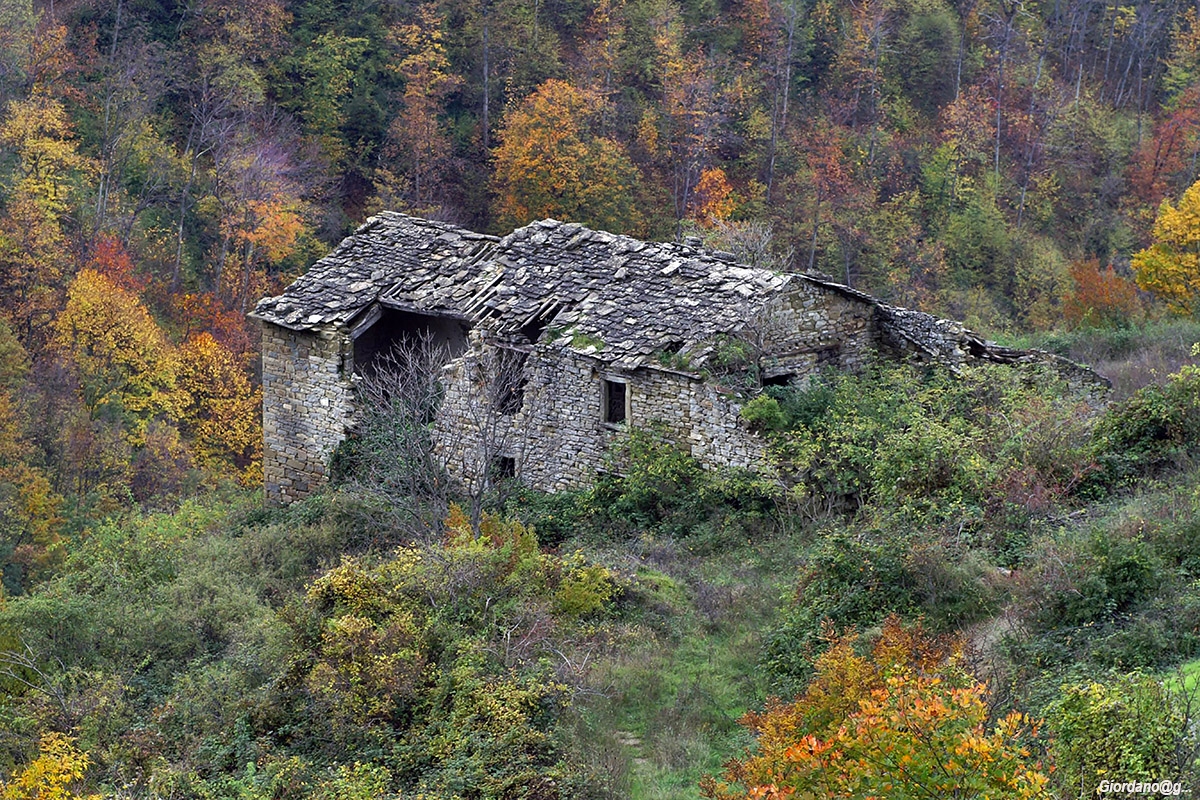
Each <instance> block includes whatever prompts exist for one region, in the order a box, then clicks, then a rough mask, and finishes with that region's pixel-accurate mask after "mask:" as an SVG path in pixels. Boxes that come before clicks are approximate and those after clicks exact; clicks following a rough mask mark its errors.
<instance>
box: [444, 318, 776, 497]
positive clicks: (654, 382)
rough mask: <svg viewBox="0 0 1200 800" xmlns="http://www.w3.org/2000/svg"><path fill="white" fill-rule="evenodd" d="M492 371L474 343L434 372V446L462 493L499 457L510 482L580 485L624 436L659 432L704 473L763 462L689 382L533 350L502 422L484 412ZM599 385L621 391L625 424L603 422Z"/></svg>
mask: <svg viewBox="0 0 1200 800" xmlns="http://www.w3.org/2000/svg"><path fill="white" fill-rule="evenodd" d="M494 363H495V359H494V358H490V357H489V356H488V355H487V349H486V348H484V349H480V345H479V343H478V341H476V343H475V347H473V348H472V350H471V352H469V353H467V354H466V355H465V356H463V357H462V358H458V359H455V360H454V361H453V362H452V363H451V364H450V365H449V366H448V367H447V369H446V372H445V373H444V375H445V380H446V395H445V399H444V401H443V404H442V408H441V411H440V412H439V414H438V419H437V422H436V425H435V430H436V436H435V441H436V446H437V449H438V453H439V455H440V457H441V461H442V463H444V464H445V465H446V468H447V470H448V471H449V472H450V474H451V475H453V476H455V477H456V478H457V479H459V480H461V481H462V482H463V483H465V484H466V485H468V486H469V487H472V488H478V487H480V486H481V485H482V483H481V482H482V481H484V480H486V468H487V464H488V462H489V461H495V460H497V459H499V458H501V457H506V458H511V459H513V460H514V462H515V467H516V472H517V475H518V476H519V477H520V478H521V480H522V481H523V482H524V483H525V484H527V485H529V486H532V487H534V488H537V489H541V490H543V491H562V490H565V489H577V488H582V487H585V486H588V485H590V484H591V483H592V482H593V481H594V479H595V476H596V473H597V471H598V470H600V469H602V468H603V467H604V466H605V459H606V456H607V453H608V452H609V449H610V447H611V446H612V445H613V444H614V443H615V442H616V441H618V440H619V439H620V438H621V437H622V436H623V435H624V434H625V433H626V432H627V431H628V430H629V428H630V427H633V428H637V429H647V428H651V427H655V428H658V429H660V430H663V431H664V432H665V433H666V434H667V436H668V437H669V438H671V439H672V440H674V441H676V442H677V443H678V444H679V445H680V446H681V447H683V448H684V449H685V450H686V451H688V452H690V453H691V454H692V455H693V456H695V457H696V458H697V460H699V461H700V463H702V464H703V465H705V466H706V467H709V468H722V467H744V468H751V467H759V466H763V465H765V463H766V458H765V455H766V454H765V450H764V448H763V444H762V442H761V441H760V440H759V439H758V438H757V437H756V436H755V435H754V434H753V433H751V432H750V430H749V428H748V427H747V426H746V424H745V423H744V422H743V421H742V420H741V418H740V415H739V412H740V410H741V406H740V404H739V402H738V401H737V399H736V398H735V397H734V396H732V395H728V394H726V393H724V392H722V391H721V390H719V389H718V388H716V387H714V386H712V385H710V384H707V383H705V382H703V381H701V380H699V379H698V378H697V377H695V376H691V375H687V374H683V373H679V372H674V371H671V370H667V369H657V368H646V367H643V368H639V369H636V370H633V371H631V372H622V371H615V370H612V369H610V368H608V367H607V366H606V365H605V364H604V363H603V362H602V361H600V360H599V359H597V358H594V357H590V356H586V355H582V354H579V353H576V352H574V351H572V350H570V349H569V348H566V347H563V346H561V345H555V344H543V345H539V346H537V347H536V348H535V349H534V351H533V353H532V354H531V355H530V358H529V361H528V365H529V366H528V372H527V376H528V380H529V382H528V384H527V386H526V389H525V401H524V405H523V406H522V408H521V409H520V411H518V412H517V413H516V414H514V415H512V416H503V415H498V414H496V413H495V412H489V411H488V409H487V407H486V406H487V404H488V402H487V397H488V386H489V378H488V377H486V372H487V369H488V365H489V364H494ZM605 380H613V381H620V382H623V383H625V385H626V391H627V392H628V398H629V404H628V407H629V417H628V420H627V423H626V424H610V423H607V422H605V421H604V405H603V403H604V381H605Z"/></svg>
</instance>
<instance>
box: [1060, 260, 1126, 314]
mask: <svg viewBox="0 0 1200 800" xmlns="http://www.w3.org/2000/svg"><path fill="white" fill-rule="evenodd" d="M1071 280H1072V281H1073V282H1074V284H1075V288H1074V290H1073V291H1072V292H1071V293H1070V294H1068V295H1067V296H1066V297H1064V298H1063V304H1062V310H1063V316H1064V317H1066V319H1067V322H1069V323H1070V324H1071V325H1087V326H1093V327H1120V326H1121V325H1126V324H1128V323H1129V322H1131V321H1132V320H1133V318H1134V317H1136V316H1137V314H1138V311H1139V310H1140V303H1139V302H1138V296H1137V287H1135V286H1134V285H1133V281H1131V280H1129V279H1128V278H1124V277H1122V276H1120V275H1118V274H1117V273H1116V271H1115V270H1114V269H1113V268H1112V267H1111V266H1109V267H1108V268H1107V269H1101V268H1100V262H1099V260H1097V259H1095V258H1090V259H1087V260H1086V261H1076V262H1075V263H1073V264H1071Z"/></svg>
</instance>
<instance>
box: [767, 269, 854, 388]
mask: <svg viewBox="0 0 1200 800" xmlns="http://www.w3.org/2000/svg"><path fill="white" fill-rule="evenodd" d="M750 334H751V335H758V336H760V337H761V338H762V344H761V347H762V349H763V350H764V351H765V352H767V353H769V354H770V356H769V357H768V358H767V359H766V363H765V364H764V365H763V367H764V369H763V372H764V375H763V377H764V378H775V377H778V376H788V375H794V376H796V378H797V379H802V378H803V377H804V376H805V375H809V374H811V373H813V372H814V371H816V370H817V369H819V368H821V367H825V366H832V367H838V368H840V369H849V370H853V369H857V368H858V367H861V366H862V365H863V364H864V363H865V360H866V357H867V353H868V351H869V350H870V348H871V347H872V345H873V343H874V340H875V324H874V311H873V309H872V308H871V307H870V306H868V305H866V304H865V303H862V302H860V301H858V300H852V299H850V298H847V297H843V296H841V295H839V294H837V293H836V292H833V291H831V290H828V289H824V288H821V287H819V286H814V285H812V284H810V283H806V282H803V281H795V282H793V284H792V285H791V287H790V291H789V292H788V293H787V294H785V295H783V296H782V297H780V298H779V299H778V300H777V301H776V302H774V303H771V304H769V305H768V306H767V307H766V309H765V310H764V311H763V312H762V316H761V317H760V318H759V320H758V321H757V322H756V323H754V324H752V325H751V327H750Z"/></svg>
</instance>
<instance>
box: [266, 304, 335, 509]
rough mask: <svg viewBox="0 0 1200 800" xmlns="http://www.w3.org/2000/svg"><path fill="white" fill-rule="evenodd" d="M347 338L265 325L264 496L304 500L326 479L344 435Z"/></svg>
mask: <svg viewBox="0 0 1200 800" xmlns="http://www.w3.org/2000/svg"><path fill="white" fill-rule="evenodd" d="M345 340H346V337H345V336H343V335H341V334H340V333H339V332H338V331H336V330H327V331H314V332H301V331H292V330H289V329H287V328H283V327H280V326H278V325H273V324H271V323H269V322H264V323H263V326H262V375H263V476H264V479H265V480H264V484H265V489H266V500H267V502H268V503H271V504H287V503H291V502H294V501H296V500H301V499H303V498H305V497H307V496H308V495H309V494H311V493H312V492H313V491H314V490H315V489H316V488H317V487H319V486H321V485H322V484H324V483H325V482H326V480H328V477H329V476H328V467H329V457H330V455H331V454H332V453H333V450H334V448H335V447H337V445H338V443H339V442H341V441H342V440H343V439H344V438H345V436H346V426H347V424H348V423H349V422H350V414H351V410H352V406H351V390H350V384H349V382H348V381H347V380H346V379H345V377H344V376H343V374H342V365H343V363H344V357H345V353H344V352H343V342H344V341H345Z"/></svg>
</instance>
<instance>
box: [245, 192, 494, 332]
mask: <svg viewBox="0 0 1200 800" xmlns="http://www.w3.org/2000/svg"><path fill="white" fill-rule="evenodd" d="M497 241H498V239H497V238H496V237H495V236H487V235H484V234H482V233H475V232H473V231H468V230H466V229H464V228H460V227H458V226H456V225H450V224H448V223H444V222H434V221H432V220H425V219H418V218H416V217H409V216H406V215H404V214H397V213H394V212H384V213H382V214H380V215H378V216H376V217H372V218H371V219H369V220H367V221H366V222H365V223H364V224H363V225H361V226H360V227H359V228H358V230H356V231H355V232H354V233H352V234H351V235H350V236H348V237H346V238H345V239H344V240H343V241H342V243H341V244H339V245H338V246H337V247H336V248H334V250H333V252H332V253H330V254H329V255H327V256H325V257H324V258H322V259H321V260H319V261H318V262H317V263H315V264H313V266H312V267H311V268H310V269H309V270H308V272H306V273H304V275H302V276H300V277H299V278H297V279H296V280H295V282H293V283H292V285H291V286H289V287H287V289H285V290H284V292H283V294H281V295H279V296H278V297H267V298H264V299H262V300H260V301H259V302H258V306H257V307H256V308H255V309H254V313H253V314H252V315H251V316H253V317H255V318H257V319H261V320H265V321H267V322H271V323H274V324H276V325H281V326H283V327H285V328H290V329H291V330H297V331H299V330H311V329H313V328H317V327H320V326H326V325H343V324H346V323H348V322H350V321H351V320H353V319H354V318H355V317H357V316H358V315H359V314H360V313H362V312H363V311H365V310H366V309H367V308H369V307H370V306H371V305H372V304H373V303H375V302H376V301H377V300H378V299H379V297H380V295H381V294H382V293H383V292H385V291H391V292H395V293H397V295H398V296H400V297H404V296H406V295H413V296H418V297H422V298H426V297H436V296H437V294H438V293H439V292H444V291H445V290H447V289H448V288H450V287H453V286H458V285H462V284H464V283H466V282H468V281H470V280H471V279H472V278H473V277H475V276H476V275H478V274H479V270H480V269H481V265H482V264H483V263H485V262H486V259H487V257H488V254H489V253H490V252H491V250H492V248H494V247H495V244H496V242H497ZM430 307H431V309H436V308H437V306H436V304H433V305H431V306H430ZM445 310H447V311H453V309H449V308H447V309H445Z"/></svg>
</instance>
